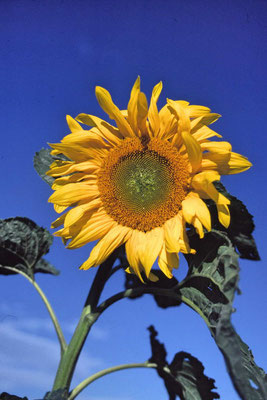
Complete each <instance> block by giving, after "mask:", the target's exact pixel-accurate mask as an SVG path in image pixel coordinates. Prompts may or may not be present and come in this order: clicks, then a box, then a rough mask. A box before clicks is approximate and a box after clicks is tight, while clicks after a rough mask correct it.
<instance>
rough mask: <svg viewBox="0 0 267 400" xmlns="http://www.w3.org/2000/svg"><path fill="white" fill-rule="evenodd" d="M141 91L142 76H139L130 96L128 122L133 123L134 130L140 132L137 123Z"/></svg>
mask: <svg viewBox="0 0 267 400" xmlns="http://www.w3.org/2000/svg"><path fill="white" fill-rule="evenodd" d="M139 93H140V76H138V77H137V79H136V81H135V83H134V85H133V88H132V91H131V96H130V101H129V103H128V107H127V109H128V117H127V119H128V122H129V124H130V125H131V127H132V129H133V131H134V132H136V133H137V132H138V124H137V103H138V96H139Z"/></svg>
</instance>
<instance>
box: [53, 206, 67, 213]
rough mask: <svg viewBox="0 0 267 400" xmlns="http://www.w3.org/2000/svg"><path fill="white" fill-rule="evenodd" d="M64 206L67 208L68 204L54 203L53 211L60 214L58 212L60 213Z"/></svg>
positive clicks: (64, 208)
mask: <svg viewBox="0 0 267 400" xmlns="http://www.w3.org/2000/svg"><path fill="white" fill-rule="evenodd" d="M66 208H68V206H59V205H58V204H54V210H55V212H57V213H58V214H60V213H62V212H63V211H65V210H66Z"/></svg>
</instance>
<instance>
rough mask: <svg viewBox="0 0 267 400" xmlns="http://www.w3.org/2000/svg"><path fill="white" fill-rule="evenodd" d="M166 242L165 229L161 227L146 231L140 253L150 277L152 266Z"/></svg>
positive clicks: (147, 274)
mask: <svg viewBox="0 0 267 400" xmlns="http://www.w3.org/2000/svg"><path fill="white" fill-rule="evenodd" d="M163 242H164V230H163V229H162V228H161V227H159V228H155V229H152V230H151V231H149V232H146V234H145V236H144V247H143V250H144V251H143V252H142V254H140V258H141V263H142V265H143V267H144V270H145V274H146V276H147V277H148V276H149V274H150V271H151V268H152V266H153V264H154V262H155V261H156V258H157V257H158V255H159V252H160V250H161V248H162V245H163Z"/></svg>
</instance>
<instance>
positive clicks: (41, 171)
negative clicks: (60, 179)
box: [33, 149, 69, 186]
mask: <svg viewBox="0 0 267 400" xmlns="http://www.w3.org/2000/svg"><path fill="white" fill-rule="evenodd" d="M55 160H63V161H68V160H69V159H68V158H67V157H66V156H64V154H57V155H56V156H52V155H51V149H41V150H40V151H37V152H36V153H35V155H34V158H33V166H34V168H35V170H36V172H37V173H38V175H40V177H41V178H42V179H43V180H44V181H45V182H46V183H48V185H50V186H52V185H53V182H54V180H55V178H53V177H52V176H48V175H46V172H47V171H48V170H49V169H50V165H51V164H52V162H54V161H55Z"/></svg>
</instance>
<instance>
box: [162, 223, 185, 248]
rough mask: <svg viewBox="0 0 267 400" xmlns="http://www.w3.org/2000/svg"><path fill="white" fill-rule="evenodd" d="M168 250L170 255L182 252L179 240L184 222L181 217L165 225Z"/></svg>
mask: <svg viewBox="0 0 267 400" xmlns="http://www.w3.org/2000/svg"><path fill="white" fill-rule="evenodd" d="M163 228H164V234H165V244H166V249H167V251H168V252H170V253H178V252H179V250H180V244H179V238H180V234H181V230H182V221H181V217H180V216H179V215H175V217H173V218H171V219H169V220H168V221H166V222H165V224H164V225H163Z"/></svg>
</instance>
